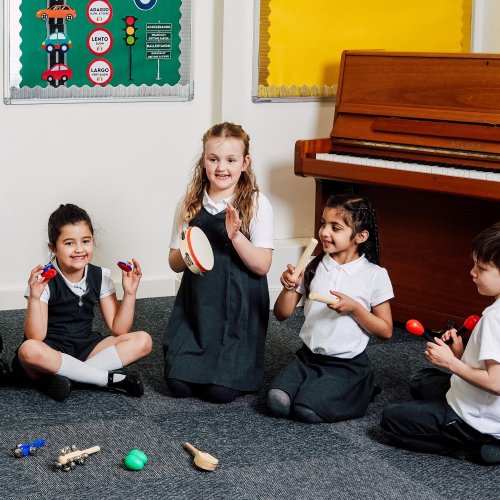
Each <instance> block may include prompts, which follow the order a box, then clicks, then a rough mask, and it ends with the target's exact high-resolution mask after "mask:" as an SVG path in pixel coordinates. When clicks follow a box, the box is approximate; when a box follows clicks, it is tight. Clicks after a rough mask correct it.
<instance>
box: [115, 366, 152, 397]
mask: <svg viewBox="0 0 500 500" xmlns="http://www.w3.org/2000/svg"><path fill="white" fill-rule="evenodd" d="M115 373H117V374H121V375H125V378H124V379H122V380H120V381H119V382H113V375H114V374H115ZM108 389H111V390H114V391H118V392H124V393H126V394H128V395H129V396H133V397H135V398H140V397H141V396H142V395H143V394H144V383H143V381H142V377H141V375H140V373H137V372H125V371H120V370H116V371H111V372H109V373H108Z"/></svg>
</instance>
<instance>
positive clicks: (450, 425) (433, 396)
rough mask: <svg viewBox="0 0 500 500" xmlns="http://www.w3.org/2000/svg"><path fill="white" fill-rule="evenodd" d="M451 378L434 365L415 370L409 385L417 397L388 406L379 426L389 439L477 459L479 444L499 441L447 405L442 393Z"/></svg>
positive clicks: (405, 445) (408, 446)
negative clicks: (476, 427) (467, 421)
mask: <svg viewBox="0 0 500 500" xmlns="http://www.w3.org/2000/svg"><path fill="white" fill-rule="evenodd" d="M450 377H451V375H450V374H449V373H446V372H444V371H442V370H438V369H436V368H426V369H425V370H422V371H421V372H418V373H417V374H416V375H415V376H414V377H413V378H412V380H411V381H410V387H411V392H412V395H413V396H414V397H415V396H416V397H418V398H419V399H418V400H415V401H410V402H407V403H401V404H394V405H391V406H388V407H387V408H385V409H384V410H383V412H382V420H381V422H380V425H381V427H382V429H383V431H384V433H385V434H386V436H387V437H388V438H389V440H390V441H391V442H392V443H393V444H395V445H396V446H400V447H401V448H405V449H408V450H413V451H418V452H423V453H434V454H438V455H447V456H451V457H454V458H458V459H461V460H465V459H467V460H472V461H479V450H480V448H481V446H482V445H483V444H488V443H498V440H497V439H495V438H494V437H493V436H490V435H489V434H483V433H481V432H479V431H478V430H476V429H474V428H473V427H471V426H470V425H469V424H467V423H465V422H464V421H463V420H462V419H461V418H460V417H459V416H458V415H457V414H456V413H455V411H453V409H452V408H451V407H450V406H449V405H448V403H447V401H446V398H445V394H446V392H447V390H448V389H449V387H450ZM429 380H432V384H429ZM427 389H430V390H427Z"/></svg>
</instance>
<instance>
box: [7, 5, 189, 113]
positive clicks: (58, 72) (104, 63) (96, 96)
mask: <svg viewBox="0 0 500 500" xmlns="http://www.w3.org/2000/svg"><path fill="white" fill-rule="evenodd" d="M4 5H5V13H4V14H5V15H4V19H5V27H4V34H5V35H4V38H5V53H6V57H5V58H4V60H5V65H6V67H5V70H4V75H5V82H4V102H5V103H6V104H11V103H12V104H14V103H15V104H22V103H26V104H28V103H37V102H51V101H57V102H80V101H88V100H91V101H96V100H101V101H115V100H116V101H123V100H190V99H192V98H193V82H192V79H191V1H190V0H38V1H34V0H5V1H4Z"/></svg>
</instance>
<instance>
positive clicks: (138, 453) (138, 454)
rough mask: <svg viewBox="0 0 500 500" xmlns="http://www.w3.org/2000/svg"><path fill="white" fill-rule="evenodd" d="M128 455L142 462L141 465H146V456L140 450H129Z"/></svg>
mask: <svg viewBox="0 0 500 500" xmlns="http://www.w3.org/2000/svg"><path fill="white" fill-rule="evenodd" d="M128 454H129V455H134V456H135V457H137V458H138V459H139V460H142V463H143V464H144V465H146V464H147V463H148V456H147V455H146V454H145V453H144V452H143V451H142V450H130V451H129V452H128Z"/></svg>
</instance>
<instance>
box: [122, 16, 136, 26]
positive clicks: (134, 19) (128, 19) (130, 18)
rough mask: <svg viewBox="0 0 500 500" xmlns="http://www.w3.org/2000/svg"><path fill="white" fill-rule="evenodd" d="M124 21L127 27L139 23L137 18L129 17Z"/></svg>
mask: <svg viewBox="0 0 500 500" xmlns="http://www.w3.org/2000/svg"><path fill="white" fill-rule="evenodd" d="M123 20H124V21H125V24H126V25H127V26H132V25H133V24H134V23H135V22H136V21H137V17H134V16H127V17H125V18H124V19H123Z"/></svg>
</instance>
